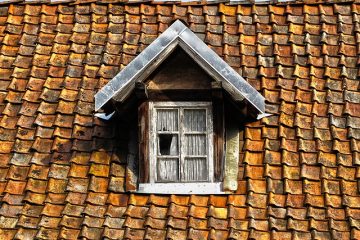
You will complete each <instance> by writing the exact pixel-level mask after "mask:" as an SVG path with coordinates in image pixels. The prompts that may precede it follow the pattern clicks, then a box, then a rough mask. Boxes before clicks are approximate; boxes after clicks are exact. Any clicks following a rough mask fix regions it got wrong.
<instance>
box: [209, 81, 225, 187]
mask: <svg viewBox="0 0 360 240" xmlns="http://www.w3.org/2000/svg"><path fill="white" fill-rule="evenodd" d="M212 99H213V115H214V117H213V119H214V179H215V181H222V180H223V179H222V178H223V171H222V169H223V165H224V149H225V147H224V145H225V141H224V140H225V137H224V135H225V131H224V128H225V123H224V122H225V121H224V98H223V92H222V88H221V84H220V83H217V82H214V83H212Z"/></svg>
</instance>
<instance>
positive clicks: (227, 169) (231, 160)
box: [224, 119, 240, 191]
mask: <svg viewBox="0 0 360 240" xmlns="http://www.w3.org/2000/svg"><path fill="white" fill-rule="evenodd" d="M239 140H240V135H239V126H238V124H237V123H236V122H235V121H234V120H232V119H229V120H227V121H226V153H225V164H224V176H225V177H224V190H225V191H236V190H237V187H238V182H237V177H238V171H239V152H240V144H239Z"/></svg>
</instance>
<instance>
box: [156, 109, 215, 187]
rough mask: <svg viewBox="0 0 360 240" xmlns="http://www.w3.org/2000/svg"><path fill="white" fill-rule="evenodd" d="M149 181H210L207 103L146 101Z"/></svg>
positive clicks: (210, 154) (211, 148) (211, 169)
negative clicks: (148, 103)
mask: <svg viewBox="0 0 360 240" xmlns="http://www.w3.org/2000/svg"><path fill="white" fill-rule="evenodd" d="M149 111H150V132H149V134H150V138H149V139H150V141H149V144H150V146H149V149H150V168H151V169H156V170H155V171H150V183H159V182H162V183H171V182H182V183H187V182H212V181H213V126H212V106H211V103H210V102H151V103H150V108H149Z"/></svg>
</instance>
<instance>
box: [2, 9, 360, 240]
mask: <svg viewBox="0 0 360 240" xmlns="http://www.w3.org/2000/svg"><path fill="white" fill-rule="evenodd" d="M359 14H360V5H358V4H356V3H342V4H315V5H314V4H312V5H307V4H297V5H286V6H281V5H239V6H236V5H234V6H226V5H223V4H214V5H198V6H181V5H172V4H166V5H162V4H156V5H155V4H152V3H146V4H131V5H124V4H111V3H110V4H95V3H89V4H81V5H80V4H75V5H73V4H69V5H68V4H57V5H37V4H35V5H34V4H33V5H27V4H24V5H20V4H16V5H15V4H14V5H3V6H1V7H0V42H1V46H0V112H1V115H0V193H1V195H0V198H1V206H0V239H13V238H16V239H33V238H45V239H55V238H66V239H74V238H75V239H76V238H77V237H84V238H88V239H99V238H101V237H104V238H120V239H121V238H130V239H136V238H148V239H163V238H165V237H167V238H169V239H184V238H190V239H204V238H206V237H208V238H212V239H223V238H226V237H228V238H238V239H243V238H251V239H311V238H312V239H331V238H332V239H359V238H360V194H359V180H360V154H359V152H360V104H359V103H360V93H359V83H360V82H359V69H358V62H359V47H360V46H359V43H360V39H359V37H360V35H359V33H360V28H359V26H360V25H359V24H360V18H359ZM175 19H183V20H184V21H185V22H188V23H189V27H190V29H192V31H194V32H195V33H196V34H197V35H198V36H199V37H200V38H201V39H204V41H205V43H206V44H208V46H209V47H211V48H212V49H213V50H215V52H216V53H217V54H219V55H220V56H221V57H222V58H223V59H224V60H225V61H226V62H227V63H228V64H229V65H230V66H232V67H233V68H234V69H235V70H236V71H238V72H239V73H240V74H241V75H242V76H243V77H244V78H245V79H246V80H247V81H248V82H249V83H250V84H251V85H252V86H254V87H255V88H256V89H258V90H259V91H260V92H261V93H262V94H263V96H264V97H265V98H266V100H267V111H268V112H270V113H273V116H271V117H267V118H264V119H262V120H261V121H257V122H253V123H249V124H247V125H246V126H245V128H244V131H242V132H241V136H242V140H241V142H240V146H241V148H242V152H241V158H240V159H241V164H240V166H239V173H240V174H239V188H238V191H237V192H236V193H235V194H233V195H229V196H194V195H192V196H175V195H172V196H160V195H139V194H127V193H124V176H125V169H126V165H125V162H126V157H125V156H124V151H123V150H124V148H126V147H127V146H126V143H124V141H125V140H126V139H124V136H122V135H121V134H116V133H115V132H116V131H114V129H113V128H115V124H114V123H112V122H102V121H101V120H99V119H97V118H95V117H94V115H93V114H94V112H93V109H94V103H93V101H94V99H93V96H94V94H95V92H97V91H98V90H99V89H100V88H101V87H102V86H104V85H105V84H106V83H107V82H108V81H109V80H110V79H111V78H112V77H113V76H115V75H116V74H117V73H118V72H119V70H120V69H122V68H123V67H124V66H125V65H127V64H128V63H129V62H130V61H131V60H132V59H133V58H134V57H135V56H136V55H137V54H138V53H139V52H141V51H142V50H143V49H144V48H145V47H146V46H147V45H148V44H149V43H151V42H152V41H153V40H154V39H155V38H156V37H157V36H158V35H159V34H160V33H161V32H163V31H164V30H165V29H166V28H167V27H168V26H169V24H170V23H171V22H172V21H173V20H175Z"/></svg>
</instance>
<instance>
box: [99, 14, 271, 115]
mask: <svg viewBox="0 0 360 240" xmlns="http://www.w3.org/2000/svg"><path fill="white" fill-rule="evenodd" d="M177 47H180V48H182V49H183V50H184V51H185V52H186V53H187V54H188V55H189V56H190V57H191V58H192V59H193V60H194V61H195V62H196V63H197V64H199V66H200V67H201V68H202V69H203V70H204V71H205V72H207V73H208V74H209V75H210V76H211V77H213V79H214V80H215V81H218V82H221V84H222V86H223V88H224V89H225V90H226V91H227V92H228V93H229V94H230V96H231V97H232V98H233V99H234V100H235V101H243V100H246V101H247V102H248V103H250V104H251V105H252V106H253V107H254V108H255V109H256V110H257V111H258V116H260V117H261V116H262V115H264V114H265V99H264V97H263V96H262V95H261V94H260V93H259V92H258V91H257V90H256V89H255V88H253V87H252V86H251V85H250V84H249V83H248V82H247V81H246V80H245V79H244V78H243V77H241V76H240V75H239V74H238V73H237V72H236V71H235V70H234V69H233V68H232V67H230V66H229V65H228V64H227V63H226V62H225V61H224V60H223V59H221V58H220V57H219V56H218V55H217V54H216V53H215V52H214V51H212V50H211V49H210V48H209V47H208V46H207V45H206V44H205V43H204V42H203V41H201V40H200V39H199V38H198V37H197V36H196V35H195V34H194V33H193V32H192V31H191V30H190V29H189V28H188V27H186V26H185V25H184V24H183V23H182V22H181V21H180V20H176V21H175V22H174V23H173V24H172V25H171V26H170V27H169V28H168V29H167V30H166V31H164V32H163V33H162V34H161V35H160V36H159V37H158V38H157V39H156V40H155V41H154V42H152V43H151V44H150V45H149V46H148V47H147V48H146V49H145V50H144V51H142V52H141V53H140V54H139V55H138V56H137V57H136V58H135V59H134V60H133V61H132V62H130V63H129V64H128V65H127V66H126V67H125V68H124V69H123V70H122V71H120V72H119V73H118V74H117V75H116V76H115V77H114V78H113V79H112V80H111V81H110V82H109V83H108V84H106V85H105V86H104V87H103V88H102V89H101V90H100V91H99V92H98V93H97V94H96V95H95V110H96V111H98V110H99V109H100V108H101V107H103V106H104V105H105V104H106V103H108V102H109V101H110V100H111V99H113V100H115V101H116V102H123V101H124V100H125V99H126V98H127V97H128V96H129V95H130V93H131V92H132V90H133V89H134V88H135V83H136V82H143V81H145V80H146V78H147V77H148V76H149V75H150V74H151V73H152V72H153V71H154V70H155V69H156V68H157V67H158V66H159V65H160V64H161V63H162V62H163V61H164V60H165V59H166V58H167V57H168V56H169V55H170V54H171V53H172V52H173V51H174V50H175V48H177Z"/></svg>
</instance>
